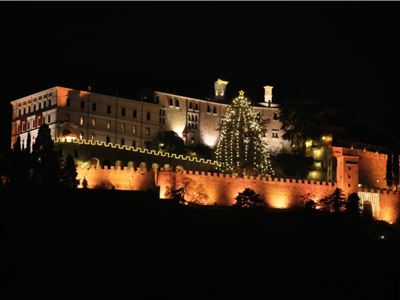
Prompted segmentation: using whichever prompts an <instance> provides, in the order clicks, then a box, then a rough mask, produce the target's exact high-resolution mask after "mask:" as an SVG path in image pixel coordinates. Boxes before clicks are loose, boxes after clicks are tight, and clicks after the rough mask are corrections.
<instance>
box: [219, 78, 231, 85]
mask: <svg viewBox="0 0 400 300" xmlns="http://www.w3.org/2000/svg"><path fill="white" fill-rule="evenodd" d="M217 83H218V84H228V83H229V82H228V81H225V80H222V79H219V78H218V80H217Z"/></svg>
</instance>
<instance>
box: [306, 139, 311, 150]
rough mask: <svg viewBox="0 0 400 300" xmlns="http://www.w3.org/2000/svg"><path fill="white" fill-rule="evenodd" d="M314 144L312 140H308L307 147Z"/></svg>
mask: <svg viewBox="0 0 400 300" xmlns="http://www.w3.org/2000/svg"><path fill="white" fill-rule="evenodd" d="M311 146H312V140H308V141H306V148H309V147H311Z"/></svg>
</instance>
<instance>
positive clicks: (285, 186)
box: [158, 170, 336, 208]
mask: <svg viewBox="0 0 400 300" xmlns="http://www.w3.org/2000/svg"><path fill="white" fill-rule="evenodd" d="M158 185H159V186H160V198H171V193H170V191H171V189H178V188H181V187H183V188H184V189H185V199H186V200H187V201H190V202H197V203H200V204H207V205H210V204H211V205H213V204H218V205H231V204H233V203H234V198H235V197H236V196H237V195H238V193H239V192H242V191H243V190H244V189H245V188H251V189H253V190H255V191H256V192H257V193H259V194H261V195H262V196H263V198H264V199H265V201H266V203H267V204H268V205H269V206H270V207H274V208H289V207H294V206H297V205H303V204H304V203H303V201H304V200H308V199H314V200H318V199H321V198H323V197H325V196H327V195H329V194H331V193H333V191H334V190H335V188H336V185H335V184H333V183H326V182H317V181H305V182H304V181H301V180H294V179H293V180H292V179H283V178H274V179H267V178H265V179H257V178H252V177H246V178H241V177H236V178H235V177H232V176H231V175H224V174H219V173H211V172H196V171H195V172H193V171H186V170H183V171H180V172H173V171H160V172H159V175H158Z"/></svg>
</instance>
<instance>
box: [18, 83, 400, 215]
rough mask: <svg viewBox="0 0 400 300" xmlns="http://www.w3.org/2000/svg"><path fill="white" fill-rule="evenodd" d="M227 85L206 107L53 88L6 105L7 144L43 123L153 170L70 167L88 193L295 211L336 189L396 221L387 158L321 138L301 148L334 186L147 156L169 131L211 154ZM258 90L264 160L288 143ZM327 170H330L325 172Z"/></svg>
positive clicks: (169, 98) (160, 95)
mask: <svg viewBox="0 0 400 300" xmlns="http://www.w3.org/2000/svg"><path fill="white" fill-rule="evenodd" d="M227 84H228V83H227V82H226V81H222V80H217V81H216V82H215V97H214V99H212V100H206V99H195V98H190V97H185V96H179V95H175V94H170V93H164V92H158V91H155V92H154V95H153V97H151V98H150V99H149V98H147V99H146V98H145V99H141V100H132V99H126V98H120V97H115V96H107V95H102V94H96V93H91V92H90V91H79V90H73V89H68V88H63V87H54V88H51V89H48V90H45V91H42V92H39V93H35V94H33V95H30V96H26V97H23V98H21V99H17V100H14V101H12V102H11V104H12V106H13V120H12V143H13V144H14V143H15V141H16V139H17V137H18V136H19V137H20V138H21V141H22V142H21V144H24V141H25V142H26V140H27V135H28V132H30V134H31V136H32V143H33V142H34V140H35V136H36V135H37V131H38V128H39V127H40V125H41V124H43V123H47V124H49V127H50V129H51V134H52V136H53V138H54V139H55V141H56V143H58V144H63V145H74V146H79V145H91V146H92V147H96V149H100V150H98V151H100V152H101V151H103V150H101V149H106V148H112V149H120V150H121V151H125V152H127V153H140V154H143V155H145V156H146V157H150V158H152V157H154V158H155V159H154V162H157V163H151V164H150V163H147V164H146V163H143V162H142V161H129V162H122V161H116V162H115V164H114V165H113V166H104V165H103V166H101V165H100V162H99V159H98V158H95V157H94V158H93V159H92V160H90V162H88V161H86V162H85V161H78V178H79V179H80V181H81V183H82V179H83V178H85V179H86V180H87V182H88V187H89V188H95V187H98V186H102V185H104V184H106V185H108V186H112V187H113V188H116V189H121V190H147V189H157V190H159V193H160V198H170V197H171V190H173V189H177V188H181V187H183V188H184V189H185V199H186V200H187V201H190V202H197V203H200V204H205V205H214V204H219V205H230V204H232V202H233V199H234V197H235V196H236V195H237V194H238V193H239V192H241V191H243V190H244V188H247V187H249V188H252V189H254V190H255V191H256V192H257V193H260V194H261V195H262V196H263V197H264V199H265V201H266V202H267V204H268V205H269V206H271V207H275V208H290V207H294V206H298V205H302V204H303V203H302V201H304V200H306V199H313V200H319V199H321V198H323V197H325V196H327V195H329V194H331V193H332V192H333V191H334V190H335V189H336V188H341V189H342V190H343V191H344V193H345V195H346V196H348V195H349V194H351V193H358V195H359V197H360V199H361V205H362V206H363V208H365V207H368V208H369V209H370V210H371V213H372V215H373V216H374V217H375V218H377V219H381V220H385V221H387V222H395V221H396V220H397V219H398V217H399V209H400V206H399V203H400V196H399V193H398V192H395V191H389V190H386V184H385V177H386V160H387V155H386V154H382V153H376V152H371V151H366V150H365V149H355V148H353V147H350V148H347V147H335V146H333V145H331V141H332V139H331V137H329V136H323V137H321V140H323V142H322V144H323V145H325V146H324V147H323V148H318V149H313V147H312V143H311V144H309V145H306V146H307V151H311V153H312V154H311V155H312V156H316V157H318V156H321V155H322V153H321V151H329V153H330V155H331V157H332V160H334V161H335V163H336V168H335V169H336V172H335V176H328V178H336V180H331V181H330V182H324V181H319V180H316V179H315V180H308V181H304V180H299V179H288V178H272V179H270V178H269V179H268V178H252V177H245V178H241V177H234V176H232V175H227V174H218V173H213V172H212V171H206V170H213V168H212V167H213V166H215V164H216V162H213V161H209V160H208V161H206V160H204V159H203V160H202V159H197V158H194V157H184V156H181V155H180V156H179V155H175V154H169V153H162V152H159V151H155V150H150V149H149V148H151V144H152V143H153V142H154V140H155V139H156V137H157V135H158V133H159V132H161V131H167V130H173V131H175V132H176V133H177V134H178V135H179V136H181V137H182V138H183V139H184V140H185V143H186V144H192V143H201V144H205V145H208V146H210V147H214V146H215V144H216V143H217V141H218V134H219V132H218V130H217V129H218V126H219V124H220V121H221V120H222V119H223V117H224V112H225V110H226V108H227V107H228V104H226V103H223V101H222V100H223V97H224V94H225V88H226V85H227ZM264 90H265V93H264V101H263V102H260V103H256V104H255V109H256V111H257V112H259V113H260V114H261V116H262V118H263V119H264V121H266V122H265V126H266V132H267V135H266V136H265V139H266V140H267V142H268V143H269V145H270V147H271V150H272V152H279V151H281V150H283V149H285V150H289V149H290V147H289V143H288V142H287V141H285V140H283V139H282V134H283V132H282V131H281V129H280V128H281V123H280V122H279V120H278V116H279V107H278V105H276V104H274V103H272V87H270V86H265V87H264ZM26 146H30V145H26ZM101 147H104V148H101ZM321 149H322V150H321ZM166 157H168V158H170V159H174V162H173V164H174V165H171V164H169V163H164V164H161V165H160V164H159V162H160V161H161V160H160V159H161V158H166ZM332 160H331V161H332ZM189 162H194V163H196V164H197V165H200V166H201V169H200V170H197V171H196V170H193V168H192V167H191V166H190V165H189V164H188V163H189ZM183 166H186V167H183ZM207 167H211V168H208V169H207ZM332 170H333V169H332V168H330V172H332ZM331 175H332V174H331ZM80 187H82V184H81V186H80Z"/></svg>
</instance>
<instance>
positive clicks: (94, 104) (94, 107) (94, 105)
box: [92, 103, 96, 111]
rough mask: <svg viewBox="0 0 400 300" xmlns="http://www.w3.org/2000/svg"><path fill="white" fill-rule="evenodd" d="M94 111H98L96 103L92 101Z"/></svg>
mask: <svg viewBox="0 0 400 300" xmlns="http://www.w3.org/2000/svg"><path fill="white" fill-rule="evenodd" d="M92 111H96V103H92Z"/></svg>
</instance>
